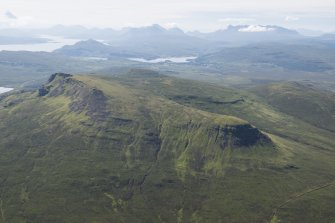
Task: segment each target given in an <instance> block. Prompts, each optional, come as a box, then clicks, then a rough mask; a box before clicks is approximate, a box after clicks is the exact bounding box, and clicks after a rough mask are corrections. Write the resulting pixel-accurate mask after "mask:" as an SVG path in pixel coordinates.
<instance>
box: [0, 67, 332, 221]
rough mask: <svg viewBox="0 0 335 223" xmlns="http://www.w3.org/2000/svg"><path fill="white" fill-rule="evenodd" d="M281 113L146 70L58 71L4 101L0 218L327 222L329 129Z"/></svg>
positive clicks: (243, 96) (250, 98) (242, 96)
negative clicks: (41, 83)
mask: <svg viewBox="0 0 335 223" xmlns="http://www.w3.org/2000/svg"><path fill="white" fill-rule="evenodd" d="M285 112H286V111H280V110H278V109H277V108H273V107H272V106H271V105H269V104H267V103H266V102H264V100H263V99H262V98H259V97H258V96H255V95H253V94H251V93H249V92H243V91H236V90H231V89H228V88H222V87H218V86H216V85H211V84H204V83H200V82H195V81H190V80H182V79H177V78H172V77H167V76H163V75H159V74H157V73H155V72H152V71H147V70H138V69H137V70H132V71H131V72H129V74H127V75H122V76H116V77H112V78H111V77H105V78H101V77H95V76H68V75H62V74H58V75H55V76H53V77H52V78H51V79H50V82H49V83H47V84H46V85H44V86H43V87H42V88H41V89H40V90H39V91H34V92H24V93H13V94H9V95H8V96H6V97H4V98H2V99H1V100H0V118H1V120H2V122H1V123H0V137H1V138H2V140H1V141H0V153H1V156H0V185H1V190H0V213H1V218H0V222H13V223H16V222H20V223H21V222H26V223H28V222H34V223H35V222H57V223H58V222H71V223H74V222H90V223H93V222H95V223H105V222H106V223H107V222H231V223H234V222H236V223H237V222H238V223H243V222H332V221H334V219H335V216H334V214H333V213H332V212H331V210H332V208H333V207H334V205H335V202H334V201H335V200H334V194H335V187H334V180H335V164H334V162H333V160H334V156H335V155H334V152H335V151H334V148H335V142H334V140H333V138H334V136H335V134H334V133H333V132H331V131H328V130H326V129H325V128H323V129H321V128H319V127H317V126H315V125H314V123H312V122H305V121H303V120H302V119H297V118H296V117H294V116H291V115H292V114H290V113H287V114H286V113H285ZM302 213H304V214H302ZM306 213H308V214H306Z"/></svg>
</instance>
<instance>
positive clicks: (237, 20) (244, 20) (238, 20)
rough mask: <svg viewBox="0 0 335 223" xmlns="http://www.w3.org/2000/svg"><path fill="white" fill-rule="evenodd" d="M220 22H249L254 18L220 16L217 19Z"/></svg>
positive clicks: (239, 23)
mask: <svg viewBox="0 0 335 223" xmlns="http://www.w3.org/2000/svg"><path fill="white" fill-rule="evenodd" d="M218 21H219V22H221V23H225V24H238V25H241V24H247V23H250V22H252V21H254V19H252V18H222V19H219V20H218Z"/></svg>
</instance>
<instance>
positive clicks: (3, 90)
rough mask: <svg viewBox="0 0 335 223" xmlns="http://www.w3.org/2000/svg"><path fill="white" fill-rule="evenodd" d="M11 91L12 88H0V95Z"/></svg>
mask: <svg viewBox="0 0 335 223" xmlns="http://www.w3.org/2000/svg"><path fill="white" fill-rule="evenodd" d="M11 90H13V88H6V87H0V94H3V93H6V92H8V91H11Z"/></svg>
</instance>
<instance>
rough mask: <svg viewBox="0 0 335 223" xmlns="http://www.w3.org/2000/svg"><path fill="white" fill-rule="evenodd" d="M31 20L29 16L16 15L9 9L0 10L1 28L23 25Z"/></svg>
mask: <svg viewBox="0 0 335 223" xmlns="http://www.w3.org/2000/svg"><path fill="white" fill-rule="evenodd" d="M32 22H33V18H32V17H30V16H22V17H19V16H16V15H14V14H13V13H11V12H10V11H2V12H1V11H0V27H1V28H13V27H24V26H27V25H29V24H31V23H32Z"/></svg>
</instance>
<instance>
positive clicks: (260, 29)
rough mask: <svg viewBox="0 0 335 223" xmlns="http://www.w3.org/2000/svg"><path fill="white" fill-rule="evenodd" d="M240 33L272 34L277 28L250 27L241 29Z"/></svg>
mask: <svg viewBox="0 0 335 223" xmlns="http://www.w3.org/2000/svg"><path fill="white" fill-rule="evenodd" d="M238 31H239V32H248V33H254V32H272V31H275V28H271V27H267V26H258V25H250V26H248V27H245V28H241V29H239V30H238Z"/></svg>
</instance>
